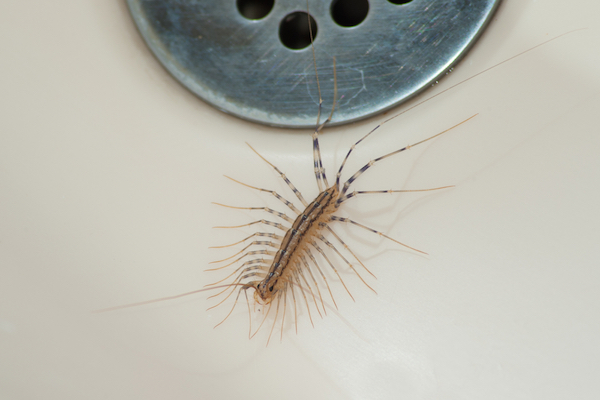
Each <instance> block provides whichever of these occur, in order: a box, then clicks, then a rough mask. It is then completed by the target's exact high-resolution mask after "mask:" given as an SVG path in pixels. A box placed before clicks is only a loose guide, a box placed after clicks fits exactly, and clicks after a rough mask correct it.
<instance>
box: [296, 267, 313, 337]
mask: <svg viewBox="0 0 600 400" xmlns="http://www.w3.org/2000/svg"><path fill="white" fill-rule="evenodd" d="M298 270H300V265H299V264H298ZM298 270H296V271H294V279H295V280H296V285H298V288H299V289H300V294H301V295H302V297H303V298H304V304H306V309H307V311H308V319H309V320H310V324H311V325H312V326H313V328H314V327H315V324H314V323H313V319H312V315H311V313H310V305H309V304H308V299H307V298H306V293H304V290H303V289H302V282H300V273H299V272H298ZM307 289H308V290H309V291H310V294H311V295H312V296H313V299H314V301H315V302H316V299H315V294H314V293H313V292H312V289H311V288H310V286H309V287H307ZM293 292H294V285H292V296H293V295H294V294H293ZM294 301H296V299H295V298H294ZM317 310H318V309H317ZM295 311H296V309H295V308H294V312H295ZM297 329H298V328H297V327H296V330H297Z"/></svg>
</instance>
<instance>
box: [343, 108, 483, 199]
mask: <svg viewBox="0 0 600 400" xmlns="http://www.w3.org/2000/svg"><path fill="white" fill-rule="evenodd" d="M476 115H477V114H475V115H473V116H471V117H469V118H467V119H465V120H464V121H462V122H460V123H458V124H456V125H454V126H452V127H450V128H448V129H446V130H444V131H442V132H440V133H438V134H435V135H433V136H430V137H428V138H427V139H423V140H421V141H420V142H417V143H414V144H411V145H409V146H406V147H403V148H401V149H398V150H395V151H392V152H391V153H388V154H386V155H384V156H381V157H378V158H376V159H374V160H371V161H369V162H368V163H366V164H365V165H364V166H363V167H362V168H361V169H359V170H358V171H357V172H356V173H355V174H354V175H352V176H351V177H350V179H348V180H347V181H346V182H345V183H344V186H343V188H341V190H340V197H344V195H345V194H346V192H347V191H348V187H349V186H350V185H351V184H352V182H354V181H355V180H356V178H358V177H359V176H360V175H362V174H363V173H364V172H365V171H366V170H367V169H369V168H370V167H372V166H373V164H375V163H376V162H378V161H381V160H383V159H385V158H387V157H390V156H393V155H395V154H398V153H401V152H403V151H405V150H408V149H410V148H411V147H415V146H418V145H420V144H422V143H425V142H427V141H429V140H432V139H434V138H436V137H438V136H440V135H443V134H444V133H446V132H448V131H451V130H452V129H454V128H456V127H457V126H459V125H462V124H464V123H465V122H467V121H468V120H470V119H472V118H475V116H476ZM379 126H381V125H378V126H376V127H375V128H374V129H373V130H372V131H371V132H369V133H367V134H366V135H365V136H364V137H362V138H361V139H359V140H358V142H356V143H355V144H354V145H353V146H352V147H350V150H349V151H348V154H346V157H345V158H344V161H342V165H340V169H339V171H338V173H337V177H336V186H337V187H338V188H339V187H340V177H341V175H342V170H343V168H344V165H345V164H346V160H347V159H348V157H349V156H350V153H351V152H352V150H354V148H355V147H356V145H358V144H359V143H360V142H361V141H362V140H364V139H365V138H366V137H367V136H369V135H370V134H371V133H372V132H374V131H375V129H377V128H378V127H379Z"/></svg>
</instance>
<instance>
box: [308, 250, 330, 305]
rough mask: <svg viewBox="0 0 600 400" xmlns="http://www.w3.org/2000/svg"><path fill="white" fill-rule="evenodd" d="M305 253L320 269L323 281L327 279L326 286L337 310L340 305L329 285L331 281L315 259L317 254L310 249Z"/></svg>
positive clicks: (318, 269)
mask: <svg viewBox="0 0 600 400" xmlns="http://www.w3.org/2000/svg"><path fill="white" fill-rule="evenodd" d="M305 253H306V254H307V255H308V258H310V261H312V263H313V265H314V266H315V267H316V268H317V271H319V274H321V278H323V281H325V286H327V290H328V291H329V295H330V296H331V301H333V305H334V306H335V308H336V310H337V309H338V306H337V303H336V302H335V298H334V297H333V293H332V292H331V288H330V287H329V282H327V278H326V277H325V274H324V273H323V271H322V270H321V267H319V263H318V262H317V260H316V259H315V256H314V255H313V254H312V252H311V251H310V249H306V250H305ZM321 301H322V298H321ZM323 309H325V308H323ZM325 314H327V313H325Z"/></svg>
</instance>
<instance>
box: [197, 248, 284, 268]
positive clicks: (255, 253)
mask: <svg viewBox="0 0 600 400" xmlns="http://www.w3.org/2000/svg"><path fill="white" fill-rule="evenodd" d="M257 254H266V255H269V256H275V254H276V252H275V251H269V250H253V251H247V252H246V253H244V254H243V255H242V256H241V257H239V258H238V259H237V260H235V261H232V262H230V263H229V264H226V265H223V266H221V267H218V268H210V269H206V270H205V271H218V270H220V269H223V268H227V267H229V266H230V265H232V264H235V263H236V262H238V261H240V260H241V259H242V258H244V257H246V256H252V255H257Z"/></svg>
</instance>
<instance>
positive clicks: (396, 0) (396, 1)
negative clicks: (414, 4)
mask: <svg viewBox="0 0 600 400" xmlns="http://www.w3.org/2000/svg"><path fill="white" fill-rule="evenodd" d="M388 1H389V2H390V3H392V4H398V5H400V4H408V3H410V2H411V1H412V0H388Z"/></svg>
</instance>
